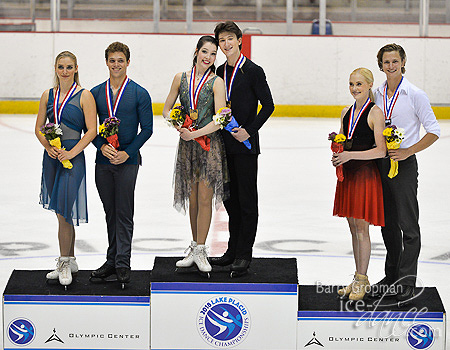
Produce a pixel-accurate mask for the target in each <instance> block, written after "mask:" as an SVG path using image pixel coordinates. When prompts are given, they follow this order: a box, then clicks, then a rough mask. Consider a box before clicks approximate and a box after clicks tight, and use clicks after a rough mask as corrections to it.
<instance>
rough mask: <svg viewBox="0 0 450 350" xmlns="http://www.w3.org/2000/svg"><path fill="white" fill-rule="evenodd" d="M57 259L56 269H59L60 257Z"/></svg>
mask: <svg viewBox="0 0 450 350" xmlns="http://www.w3.org/2000/svg"><path fill="white" fill-rule="evenodd" d="M55 261H56V270H58V269H59V258H56V259H55Z"/></svg>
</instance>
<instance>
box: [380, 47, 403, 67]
mask: <svg viewBox="0 0 450 350" xmlns="http://www.w3.org/2000/svg"><path fill="white" fill-rule="evenodd" d="M392 51H397V52H398V54H399V55H400V59H401V60H402V62H403V63H404V64H405V65H406V52H405V50H403V47H401V46H400V45H398V44H394V43H393V44H387V45H384V46H383V47H382V48H381V49H380V50H379V51H378V53H377V60H378V67H379V68H380V70H381V71H383V55H384V53H385V52H392ZM405 72H406V68H405V66H404V65H403V67H402V74H405Z"/></svg>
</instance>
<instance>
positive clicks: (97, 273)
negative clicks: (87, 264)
mask: <svg viewBox="0 0 450 350" xmlns="http://www.w3.org/2000/svg"><path fill="white" fill-rule="evenodd" d="M115 273H116V269H115V268H114V266H111V265H108V263H104V264H103V265H102V266H101V267H99V268H98V269H97V270H94V271H92V272H91V278H107V277H109V276H111V275H113V274H115Z"/></svg>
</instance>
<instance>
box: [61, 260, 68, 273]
mask: <svg viewBox="0 0 450 350" xmlns="http://www.w3.org/2000/svg"><path fill="white" fill-rule="evenodd" d="M59 271H60V272H61V273H63V274H64V276H65V275H67V274H68V272H69V271H70V261H69V260H67V261H61V260H60V265H59Z"/></svg>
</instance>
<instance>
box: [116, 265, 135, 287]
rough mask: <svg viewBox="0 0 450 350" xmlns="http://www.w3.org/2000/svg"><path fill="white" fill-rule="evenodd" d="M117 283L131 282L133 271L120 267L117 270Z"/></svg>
mask: <svg viewBox="0 0 450 350" xmlns="http://www.w3.org/2000/svg"><path fill="white" fill-rule="evenodd" d="M116 273H117V281H118V282H120V283H128V282H130V277H131V270H130V269H129V268H128V267H118V268H116Z"/></svg>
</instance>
